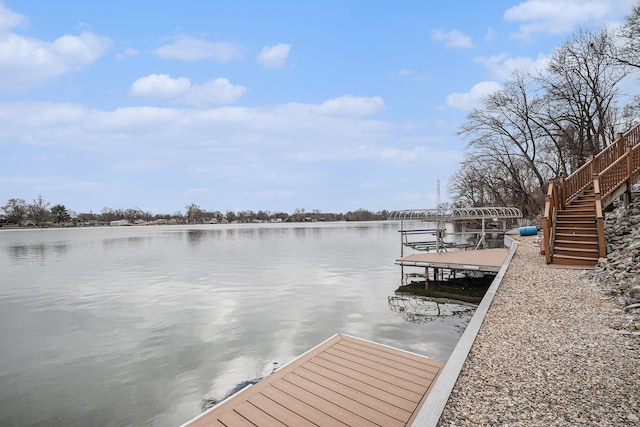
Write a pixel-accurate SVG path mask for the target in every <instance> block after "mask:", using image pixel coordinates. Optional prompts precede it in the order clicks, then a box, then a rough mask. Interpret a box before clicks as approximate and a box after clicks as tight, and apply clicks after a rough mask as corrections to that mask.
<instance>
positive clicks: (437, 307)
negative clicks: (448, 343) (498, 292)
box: [389, 294, 477, 323]
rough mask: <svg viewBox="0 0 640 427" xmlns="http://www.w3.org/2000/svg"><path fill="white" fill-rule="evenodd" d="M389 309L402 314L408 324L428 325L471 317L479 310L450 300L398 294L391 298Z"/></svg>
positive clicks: (462, 302)
mask: <svg viewBox="0 0 640 427" xmlns="http://www.w3.org/2000/svg"><path fill="white" fill-rule="evenodd" d="M389 308H390V309H391V311H393V312H396V313H400V314H402V318H403V319H404V320H405V321H407V322H411V323H428V322H432V321H434V320H436V319H437V318H438V317H444V316H447V317H454V316H455V317H462V316H464V315H469V314H471V313H472V312H473V311H474V310H475V309H476V308H477V304H472V303H468V302H464V301H458V300H453V299H449V298H433V297H424V296H418V295H406V294H396V295H394V296H390V297H389Z"/></svg>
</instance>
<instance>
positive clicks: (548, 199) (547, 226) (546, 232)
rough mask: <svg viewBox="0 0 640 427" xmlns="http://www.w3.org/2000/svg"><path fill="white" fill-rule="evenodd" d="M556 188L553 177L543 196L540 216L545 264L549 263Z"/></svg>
mask: <svg viewBox="0 0 640 427" xmlns="http://www.w3.org/2000/svg"><path fill="white" fill-rule="evenodd" d="M557 193H558V192H557V188H556V184H555V182H554V180H553V179H550V180H549V187H548V190H547V194H546V195H545V196H544V201H545V203H544V217H543V218H542V233H543V236H544V242H543V243H544V258H545V261H546V263H547V264H551V248H552V245H551V237H552V236H553V226H554V220H555V209H556V203H557V202H558V201H557V197H558V195H557Z"/></svg>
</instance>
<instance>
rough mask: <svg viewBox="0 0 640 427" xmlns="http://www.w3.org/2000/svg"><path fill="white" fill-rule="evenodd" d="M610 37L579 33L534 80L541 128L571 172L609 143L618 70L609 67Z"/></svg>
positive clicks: (621, 74)
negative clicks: (539, 93)
mask: <svg viewBox="0 0 640 427" xmlns="http://www.w3.org/2000/svg"><path fill="white" fill-rule="evenodd" d="M614 52H615V43H614V38H613V37H612V36H611V35H610V34H609V33H608V32H607V31H601V32H595V31H593V30H589V29H585V28H581V29H579V30H578V32H577V33H575V34H573V35H572V36H571V37H570V38H569V39H568V40H567V41H566V42H565V43H564V44H563V45H562V46H560V47H559V48H558V49H557V50H556V51H555V52H554V53H553V55H552V57H551V60H550V62H549V67H548V70H547V73H546V74H545V75H543V76H541V78H540V82H541V84H542V86H543V87H544V89H545V91H546V102H545V105H546V108H547V113H546V117H547V123H548V125H549V127H550V128H552V129H554V130H553V133H554V134H555V135H556V136H562V140H558V141H557V142H558V143H559V147H560V148H562V149H563V150H564V151H565V154H567V153H566V152H567V151H568V154H569V155H570V157H571V158H570V159H569V163H570V168H569V169H571V170H574V169H576V168H577V167H579V166H580V165H581V164H582V163H584V162H585V161H586V159H587V158H588V157H589V156H590V155H592V154H597V153H598V152H600V151H601V150H602V149H603V148H605V147H606V146H607V145H608V144H610V143H611V142H612V141H613V139H614V138H615V134H616V114H617V107H616V100H617V99H618V94H619V93H618V87H619V84H620V82H621V81H622V80H623V79H624V78H625V76H626V70H625V69H624V67H620V66H613V63H612V61H611V57H612V55H613V53H614Z"/></svg>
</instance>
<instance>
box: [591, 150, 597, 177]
mask: <svg viewBox="0 0 640 427" xmlns="http://www.w3.org/2000/svg"><path fill="white" fill-rule="evenodd" d="M595 159H596V158H595V156H594V155H593V154H592V155H590V156H589V168H590V169H591V170H590V172H591V175H593V174H594V173H596V172H598V171H597V170H596V160H595Z"/></svg>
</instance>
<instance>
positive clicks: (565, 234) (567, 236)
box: [553, 189, 599, 265]
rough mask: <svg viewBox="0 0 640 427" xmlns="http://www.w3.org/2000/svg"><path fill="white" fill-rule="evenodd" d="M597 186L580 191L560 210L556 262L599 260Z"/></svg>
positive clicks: (585, 262)
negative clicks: (595, 191)
mask: <svg viewBox="0 0 640 427" xmlns="http://www.w3.org/2000/svg"><path fill="white" fill-rule="evenodd" d="M595 199H596V195H595V193H594V192H593V189H590V190H587V191H585V192H584V193H582V194H580V195H579V196H578V197H577V198H576V199H575V200H573V201H572V202H571V203H569V204H568V205H567V206H566V207H565V209H561V210H559V211H558V213H557V216H556V225H555V239H554V240H553V262H554V264H564V265H595V264H596V263H597V262H598V257H599V252H598V227H597V221H596V209H595Z"/></svg>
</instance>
